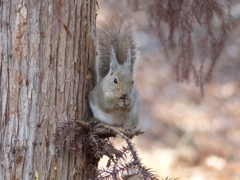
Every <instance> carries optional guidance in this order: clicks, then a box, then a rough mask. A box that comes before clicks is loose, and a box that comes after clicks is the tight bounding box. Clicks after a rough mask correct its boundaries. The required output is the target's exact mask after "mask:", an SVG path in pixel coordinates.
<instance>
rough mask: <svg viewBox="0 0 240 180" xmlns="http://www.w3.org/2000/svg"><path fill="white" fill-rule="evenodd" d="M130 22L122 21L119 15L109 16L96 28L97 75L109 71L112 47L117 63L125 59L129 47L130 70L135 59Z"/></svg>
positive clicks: (121, 62) (103, 74) (102, 74)
mask: <svg viewBox="0 0 240 180" xmlns="http://www.w3.org/2000/svg"><path fill="white" fill-rule="evenodd" d="M132 26H133V25H132V23H130V22H124V21H123V19H122V18H121V17H119V16H118V17H117V16H110V18H107V20H106V21H104V22H101V23H100V24H99V27H98V29H97V38H98V60H97V72H98V76H100V77H104V76H106V75H107V73H108V71H109V62H110V51H111V47H113V49H114V51H115V54H116V57H117V60H118V63H119V64H123V63H124V62H125V61H126V59H127V53H128V50H129V49H131V51H130V52H131V71H133V63H134V61H135V59H136V55H135V54H136V45H135V42H134V38H133V34H132Z"/></svg>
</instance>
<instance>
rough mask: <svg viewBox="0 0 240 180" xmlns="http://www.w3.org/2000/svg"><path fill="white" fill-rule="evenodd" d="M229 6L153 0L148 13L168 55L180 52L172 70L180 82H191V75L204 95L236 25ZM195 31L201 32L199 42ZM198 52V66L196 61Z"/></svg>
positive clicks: (214, 1) (211, 0)
mask: <svg viewBox="0 0 240 180" xmlns="http://www.w3.org/2000/svg"><path fill="white" fill-rule="evenodd" d="M230 7H231V2H230V0H222V1H221V0H204V1H203V0H154V1H153V3H152V4H150V5H149V7H148V10H147V13H148V15H149V23H150V25H151V26H152V27H153V28H154V29H155V31H156V33H157V35H158V37H159V39H160V41H161V42H162V44H163V46H164V49H165V50H166V52H168V51H167V50H168V49H169V48H174V47H177V49H178V55H177V58H176V63H175V65H174V68H173V69H174V72H175V73H176V77H177V80H178V81H181V82H184V81H187V82H188V81H189V79H190V76H191V74H192V75H193V77H194V79H195V82H196V85H197V86H199V87H200V89H201V93H202V94H204V84H205V82H207V81H209V80H210V78H211V75H212V73H213V69H214V67H215V64H216V62H217V60H218V57H219V55H220V53H221V52H222V50H223V47H224V45H225V43H226V40H227V37H228V33H229V29H230V27H231V25H232V24H233V18H232V16H231V14H230ZM166 25H167V28H164V27H166ZM166 30H167V31H168V35H165V34H164V32H165V31H166ZM196 30H199V31H202V34H201V35H200V37H198V40H197V42H195V41H194V40H193V33H195V31H196ZM195 52H197V53H198V54H197V56H198V57H199V60H200V62H199V63H194V62H193V59H194V53H195ZM207 61H208V62H207ZM206 62H207V63H206ZM205 64H209V66H208V67H205V66H206V65H205Z"/></svg>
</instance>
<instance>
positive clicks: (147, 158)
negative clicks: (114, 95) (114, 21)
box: [97, 0, 240, 180]
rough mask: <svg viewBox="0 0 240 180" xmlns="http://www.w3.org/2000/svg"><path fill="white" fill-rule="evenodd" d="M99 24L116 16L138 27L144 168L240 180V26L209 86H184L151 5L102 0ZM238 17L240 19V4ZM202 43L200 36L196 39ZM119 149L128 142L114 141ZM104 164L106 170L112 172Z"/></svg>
mask: <svg viewBox="0 0 240 180" xmlns="http://www.w3.org/2000/svg"><path fill="white" fill-rule="evenodd" d="M98 3H99V10H98V11H97V14H98V16H97V21H101V20H107V16H108V15H109V14H111V13H112V12H115V13H120V14H121V13H123V14H124V16H127V18H128V19H129V20H133V21H134V22H135V33H136V36H135V39H136V43H137V46H138V61H137V64H136V74H135V83H136V86H137V88H138V91H139V94H140V97H141V110H140V123H139V128H141V129H144V130H145V131H146V132H145V133H144V134H143V135H140V136H138V137H135V138H134V139H133V142H134V143H135V145H136V148H137V150H138V152H139V154H140V157H141V158H142V162H143V163H144V164H145V165H146V166H147V167H149V168H152V170H153V171H155V173H156V174H157V175H158V176H159V177H160V179H161V178H166V177H173V178H179V179H182V180H230V179H231V180H240V22H239V20H238V21H236V24H235V25H234V27H233V30H232V31H231V32H230V36H229V38H228V41H227V43H226V46H225V48H224V50H223V52H222V53H221V56H220V59H219V61H218V63H217V65H216V67H215V69H214V70H215V71H214V74H213V77H212V79H211V81H210V82H209V83H207V84H206V86H205V88H206V89H205V96H204V97H202V96H201V93H200V90H199V88H198V87H196V86H195V83H194V82H193V81H190V82H189V83H178V82H177V81H176V77H175V74H174V72H173V70H172V67H173V64H174V62H175V60H176V52H174V51H172V52H171V51H169V54H170V56H169V57H168V58H167V57H166V54H165V53H164V50H163V47H162V45H161V43H160V41H159V39H158V38H157V36H156V34H155V33H154V30H153V29H151V28H150V27H149V23H148V17H147V14H146V9H147V7H148V1H145V0H139V4H138V10H136V7H135V4H134V1H130V0H122V1H119V0H98ZM231 11H232V14H233V16H234V17H235V18H236V19H239V18H240V2H239V0H235V1H234V0H233V6H232V10H231ZM196 38H197V36H196ZM114 141H115V143H116V144H117V145H118V146H121V145H122V143H124V141H122V140H121V139H120V138H117V139H114ZM106 162H107V158H106V159H105V158H103V159H102V160H101V162H100V166H106V164H107V163H106Z"/></svg>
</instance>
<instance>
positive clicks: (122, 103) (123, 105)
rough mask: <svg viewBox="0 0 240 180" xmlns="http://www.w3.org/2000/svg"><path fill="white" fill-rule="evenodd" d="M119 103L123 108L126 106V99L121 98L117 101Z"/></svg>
mask: <svg viewBox="0 0 240 180" xmlns="http://www.w3.org/2000/svg"><path fill="white" fill-rule="evenodd" d="M117 105H118V106H119V107H121V108H123V107H125V103H124V99H120V100H119V101H118V102H117Z"/></svg>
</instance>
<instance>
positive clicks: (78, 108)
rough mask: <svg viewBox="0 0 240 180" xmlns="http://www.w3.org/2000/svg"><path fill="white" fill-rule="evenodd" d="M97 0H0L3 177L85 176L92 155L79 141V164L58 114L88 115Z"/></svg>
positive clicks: (90, 170)
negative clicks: (63, 140) (57, 145)
mask: <svg viewBox="0 0 240 180" xmlns="http://www.w3.org/2000/svg"><path fill="white" fill-rule="evenodd" d="M95 6H96V0H68V1H64V0H0V17H1V18H0V163H1V166H0V179H1V180H2V179H3V180H11V179H12V180H18V179H19V180H20V179H21V180H28V179H37V180H42V179H56V180H61V179H63V180H67V179H88V178H92V179H95V178H94V177H95V176H96V172H95V170H94V167H96V166H97V161H94V159H91V157H89V154H87V152H88V147H86V146H84V145H83V164H84V166H83V169H82V170H80V171H78V170H77V169H76V168H75V159H74V154H70V153H69V151H68V150H67V149H64V152H63V156H62V157H60V158H56V155H55V153H54V146H53V136H52V134H53V133H54V129H55V126H56V123H57V122H58V121H68V120H71V119H76V118H77V119H81V120H87V119H88V118H89V116H90V112H89V108H88V103H87V95H88V92H89V90H90V89H91V88H92V87H93V82H94V80H93V74H94V61H95V47H94V46H95V27H96V25H95V17H96V9H95V8H96V7H95Z"/></svg>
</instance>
